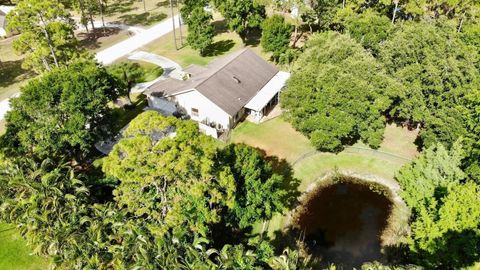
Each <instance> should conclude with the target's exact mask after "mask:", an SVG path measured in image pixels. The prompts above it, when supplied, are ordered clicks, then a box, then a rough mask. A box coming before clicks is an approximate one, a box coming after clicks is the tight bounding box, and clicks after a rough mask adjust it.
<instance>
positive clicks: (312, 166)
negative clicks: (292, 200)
mask: <svg viewBox="0 0 480 270" xmlns="http://www.w3.org/2000/svg"><path fill="white" fill-rule="evenodd" d="M403 164H404V162H394V161H391V160H387V159H382V158H378V157H375V156H370V155H366V154H351V153H339V154H331V153H319V154H317V155H315V156H311V157H308V158H306V159H304V160H302V161H300V162H299V163H297V164H296V165H295V167H294V172H295V174H294V175H295V177H296V178H298V179H300V180H301V185H300V186H299V190H300V191H305V190H306V189H307V187H308V186H309V185H310V184H311V183H313V182H315V181H316V180H318V179H319V178H321V177H322V176H324V175H326V174H327V173H330V172H334V171H335V170H339V171H349V172H354V173H358V174H362V175H374V176H380V177H382V178H386V179H393V177H394V174H395V172H397V171H398V170H399V169H400V168H401V167H402V165H403Z"/></svg>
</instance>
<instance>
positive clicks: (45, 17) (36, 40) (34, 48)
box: [7, 0, 77, 73]
mask: <svg viewBox="0 0 480 270" xmlns="http://www.w3.org/2000/svg"><path fill="white" fill-rule="evenodd" d="M7 21H8V25H7V28H8V29H9V30H11V31H18V32H19V33H20V36H19V38H18V39H16V40H15V41H14V43H13V47H14V49H15V50H16V51H18V52H20V53H26V58H25V61H24V62H23V64H22V65H23V66H24V67H25V68H27V69H33V70H35V71H36V72H37V73H38V72H42V71H44V70H51V69H52V68H53V67H59V66H62V65H65V64H67V63H68V62H69V61H70V59H72V57H73V56H74V55H76V54H77V48H76V44H77V40H76V38H75V35H74V33H73V30H74V29H75V24H74V22H73V20H72V19H71V18H70V15H69V13H68V12H67V11H66V10H65V9H64V8H63V5H61V4H58V3H56V2H54V1H51V0H25V1H20V2H19V3H18V5H17V6H16V8H15V9H14V10H13V11H12V12H10V13H9V14H8V18H7Z"/></svg>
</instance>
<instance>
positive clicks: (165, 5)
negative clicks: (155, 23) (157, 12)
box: [155, 0, 177, 7]
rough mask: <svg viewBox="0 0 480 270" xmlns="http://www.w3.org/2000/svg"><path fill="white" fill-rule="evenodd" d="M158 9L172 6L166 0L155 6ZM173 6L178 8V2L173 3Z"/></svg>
mask: <svg viewBox="0 0 480 270" xmlns="http://www.w3.org/2000/svg"><path fill="white" fill-rule="evenodd" d="M155 5H156V6H157V7H169V6H170V2H169V1H168V0H165V1H160V2H158V3H157V4H155ZM173 6H174V7H177V4H176V2H174V3H173Z"/></svg>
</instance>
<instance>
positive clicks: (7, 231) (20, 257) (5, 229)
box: [0, 223, 49, 270]
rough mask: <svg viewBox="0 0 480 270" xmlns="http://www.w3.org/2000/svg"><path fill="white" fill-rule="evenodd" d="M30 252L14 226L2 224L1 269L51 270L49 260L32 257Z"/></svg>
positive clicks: (0, 228) (0, 232) (0, 235)
mask: <svg viewBox="0 0 480 270" xmlns="http://www.w3.org/2000/svg"><path fill="white" fill-rule="evenodd" d="M30 252H31V251H30V249H29V248H28V247H27V246H26V244H25V241H24V240H23V239H22V238H21V237H20V235H19V234H18V232H17V231H16V229H15V228H14V227H13V225H9V224H4V223H0V269H8V270H37V269H38V270H43V269H49V262H48V260H46V259H45V258H41V257H38V256H34V255H30Z"/></svg>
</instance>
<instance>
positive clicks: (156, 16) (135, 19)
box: [119, 12, 167, 26]
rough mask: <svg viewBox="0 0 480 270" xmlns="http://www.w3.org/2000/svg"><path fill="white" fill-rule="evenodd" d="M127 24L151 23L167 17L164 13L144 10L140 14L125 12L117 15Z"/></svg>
mask: <svg viewBox="0 0 480 270" xmlns="http://www.w3.org/2000/svg"><path fill="white" fill-rule="evenodd" d="M119 18H120V19H121V20H122V22H123V23H124V24H127V25H147V26H148V25H152V24H154V23H156V22H159V21H162V20H164V19H166V18H167V14H165V13H161V12H160V13H150V12H144V13H141V14H126V15H122V16H120V17H119Z"/></svg>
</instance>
